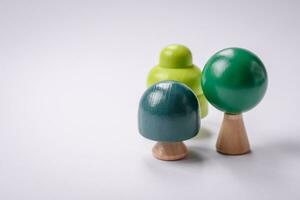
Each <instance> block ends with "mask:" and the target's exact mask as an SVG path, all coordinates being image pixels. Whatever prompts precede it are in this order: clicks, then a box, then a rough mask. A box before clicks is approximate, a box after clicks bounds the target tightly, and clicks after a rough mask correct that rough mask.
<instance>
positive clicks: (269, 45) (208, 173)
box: [0, 0, 300, 200]
mask: <svg viewBox="0 0 300 200" xmlns="http://www.w3.org/2000/svg"><path fill="white" fill-rule="evenodd" d="M299 10H300V3H299V1H298V2H297V1H259V0H257V1H136V2H133V1H126V2H125V1H119V2H117V1H107V2H104V1H81V2H79V1H69V2H68V1H50V0H49V1H0V199H1V200H11V199H13V200H20V199H24V200H27V199H28V200H48V199H49V200H54V199H59V200H66V199H72V200H73V199H85V200H86V199H149V200H150V199H151V200H152V199H172V200H176V199H203V200H204V199H205V200H206V199H239V200H243V199H249V200H253V199H272V200H275V199H289V200H299V199H300V172H299V170H300V135H299V134H300V122H299V114H298V113H299V111H300V109H299V102H300V95H299V86H300V76H299V73H300V70H299V68H300V65H299V57H300V54H299V53H300V51H299V46H300V22H299V20H300V12H299ZM171 43H182V44H185V45H187V46H188V47H189V48H190V49H191V51H192V53H193V58H194V63H195V64H196V65H198V66H199V67H200V68H202V67H203V66H204V64H205V62H206V61H207V60H208V59H209V57H210V56H211V55H212V54H213V53H215V52H216V51H218V50H220V49H223V48H225V47H230V46H239V47H243V48H247V49H249V50H251V51H253V52H255V53H256V54H257V55H258V56H259V57H260V58H261V59H262V60H263V62H264V64H265V66H266V68H267V71H268V74H269V87H268V90H267V93H266V96H265V98H264V99H263V100H262V102H261V103H260V104H259V105H258V106H257V107H256V108H254V109H253V110H251V111H249V112H248V113H245V115H244V117H245V124H246V126H247V131H248V136H249V139H250V142H251V145H252V153H251V154H248V155H245V156H234V157H231V156H223V155H220V154H218V153H216V152H215V147H214V145H215V141H216V137H217V134H218V130H219V125H220V123H221V120H222V113H221V112H219V111H217V110H215V109H214V108H213V107H210V111H209V116H208V117H207V118H206V119H205V120H203V121H202V127H201V132H200V134H199V135H198V136H197V137H196V138H193V139H191V140H188V141H186V144H187V146H188V148H189V150H190V155H189V157H188V158H187V159H185V160H182V161H177V162H163V161H158V160H156V159H154V158H153V157H152V155H151V148H152V146H153V144H154V143H153V142H152V141H148V140H147V139H145V138H143V137H142V136H140V135H139V133H138V130H137V109H138V102H139V98H140V96H141V95H142V93H143V91H144V90H145V88H146V86H145V81H146V77H147V73H148V72H149V70H150V69H151V67H153V66H154V65H156V64H157V62H158V56H159V52H160V50H161V49H162V48H163V47H164V46H166V45H168V44H171Z"/></svg>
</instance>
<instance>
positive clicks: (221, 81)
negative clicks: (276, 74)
mask: <svg viewBox="0 0 300 200" xmlns="http://www.w3.org/2000/svg"><path fill="white" fill-rule="evenodd" d="M201 84H202V89H203V93H204V95H205V96H206V98H207V100H208V101H209V102H210V103H211V104H212V105H214V106H215V107H216V108H218V109H219V110H222V111H224V112H227V113H230V114H239V113H241V112H245V111H248V110H250V109H251V108H253V107H254V106H256V105H257V104H258V103H259V102H260V101H261V99H262V98H263V96H264V94H265V92H266V89H267V85H268V76H267V72H266V69H265V66H264V64H263V63H262V61H261V60H260V59H259V58H258V57H257V56H256V55H255V54H253V53H252V52H250V51H248V50H245V49H241V48H227V49H223V50H221V51H219V52H217V53H216V54H214V55H213V56H212V57H211V58H210V59H209V60H208V62H207V63H206V65H205V67H204V69H203V71H202V79H201Z"/></svg>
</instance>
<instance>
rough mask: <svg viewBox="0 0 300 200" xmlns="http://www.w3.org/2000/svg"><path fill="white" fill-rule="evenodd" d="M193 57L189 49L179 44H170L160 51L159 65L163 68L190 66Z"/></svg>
mask: <svg viewBox="0 0 300 200" xmlns="http://www.w3.org/2000/svg"><path fill="white" fill-rule="evenodd" d="M192 65H193V58H192V53H191V51H190V50H189V49H188V48H187V47H185V46H184V45H180V44H172V45H169V46H167V47H165V48H164V49H163V50H162V51H161V52H160V59H159V66H160V67H163V68H188V67H192Z"/></svg>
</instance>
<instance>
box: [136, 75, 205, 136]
mask: <svg viewBox="0 0 300 200" xmlns="http://www.w3.org/2000/svg"><path fill="white" fill-rule="evenodd" d="M199 126H200V119H199V105H198V101H197V97H196V96H195V94H194V93H193V91H192V90H191V89H190V88H189V87H187V86H185V85H184V84H182V83H179V82H177V81H162V82H159V83H156V84H154V85H153V86H151V87H149V88H148V89H147V90H146V91H145V92H144V94H143V96H142V98H141V100H140V104H139V111H138V127H139V132H140V134H141V135H142V136H144V137H146V138H148V139H151V140H155V141H162V142H178V141H184V140H187V139H190V138H192V137H194V136H195V135H196V134H197V133H198V131H199Z"/></svg>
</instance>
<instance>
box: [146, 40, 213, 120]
mask: <svg viewBox="0 0 300 200" xmlns="http://www.w3.org/2000/svg"><path fill="white" fill-rule="evenodd" d="M164 80H174V81H179V82H181V83H184V84H186V85H187V86H188V87H190V88H191V89H192V90H193V91H194V93H195V94H196V95H197V98H198V101H199V104H200V114H201V117H202V118H204V117H205V116H207V113H208V103H207V100H206V99H205V97H204V95H203V91H202V88H201V84H200V82H201V70H200V69H199V68H198V67H197V66H196V65H194V64H193V59H192V53H191V51H190V50H189V49H188V48H187V47H185V46H183V45H179V44H173V45H169V46H167V47H165V48H164V49H163V50H162V51H161V53H160V61H159V64H158V65H157V66H156V67H154V68H153V69H152V70H151V71H150V73H149V75H148V79H147V86H148V87H149V86H151V85H153V84H155V83H158V82H160V81H164Z"/></svg>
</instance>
